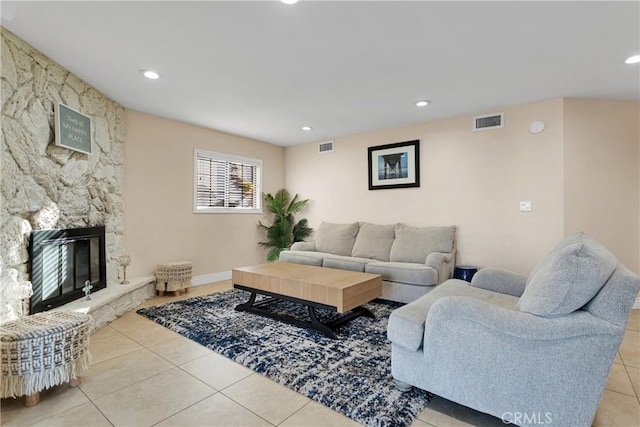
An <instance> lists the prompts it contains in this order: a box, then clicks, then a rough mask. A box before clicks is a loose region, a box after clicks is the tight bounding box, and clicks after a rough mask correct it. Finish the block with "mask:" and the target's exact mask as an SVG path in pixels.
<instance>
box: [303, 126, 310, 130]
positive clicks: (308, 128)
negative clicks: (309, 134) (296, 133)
mask: <svg viewBox="0 0 640 427" xmlns="http://www.w3.org/2000/svg"><path fill="white" fill-rule="evenodd" d="M311 129H313V128H312V127H311V126H302V130H311Z"/></svg>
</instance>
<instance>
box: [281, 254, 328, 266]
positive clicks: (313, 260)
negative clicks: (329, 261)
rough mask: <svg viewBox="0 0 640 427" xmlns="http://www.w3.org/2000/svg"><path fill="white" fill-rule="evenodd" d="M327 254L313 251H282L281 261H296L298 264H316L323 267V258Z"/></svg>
mask: <svg viewBox="0 0 640 427" xmlns="http://www.w3.org/2000/svg"><path fill="white" fill-rule="evenodd" d="M326 255H327V254H325V253H322V252H311V251H282V252H280V262H294V263H296V264H306V265H315V266H316V267H322V260H323V259H324V257H325V256H326Z"/></svg>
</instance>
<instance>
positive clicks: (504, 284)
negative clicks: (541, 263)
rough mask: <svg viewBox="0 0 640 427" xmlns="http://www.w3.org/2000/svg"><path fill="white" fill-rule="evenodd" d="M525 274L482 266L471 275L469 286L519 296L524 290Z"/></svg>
mask: <svg viewBox="0 0 640 427" xmlns="http://www.w3.org/2000/svg"><path fill="white" fill-rule="evenodd" d="M526 283H527V276H524V275H522V274H518V273H514V272H511V271H507V270H500V269H498V268H483V269H481V270H480V271H478V272H477V273H476V274H474V275H473V278H472V279H471V286H475V287H477V288H482V289H486V290H488V291H493V292H499V293H501V294H507V295H513V296H514V297H520V296H521V295H522V293H523V292H524V285H525V284H526Z"/></svg>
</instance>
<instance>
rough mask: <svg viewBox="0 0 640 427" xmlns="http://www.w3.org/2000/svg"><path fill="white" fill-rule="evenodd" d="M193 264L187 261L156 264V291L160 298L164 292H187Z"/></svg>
mask: <svg viewBox="0 0 640 427" xmlns="http://www.w3.org/2000/svg"><path fill="white" fill-rule="evenodd" d="M192 274H193V263H191V262H189V261H174V262H167V263H165V264H158V266H157V267H156V291H158V295H160V296H162V295H164V293H165V292H176V293H177V294H179V293H180V291H184V292H189V286H191V276H192Z"/></svg>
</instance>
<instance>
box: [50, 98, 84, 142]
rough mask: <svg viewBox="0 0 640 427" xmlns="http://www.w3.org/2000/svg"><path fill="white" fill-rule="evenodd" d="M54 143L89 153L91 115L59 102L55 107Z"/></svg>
mask: <svg viewBox="0 0 640 427" xmlns="http://www.w3.org/2000/svg"><path fill="white" fill-rule="evenodd" d="M55 116H56V145H57V146H58V147H65V148H68V149H70V150H76V151H80V152H82V153H86V154H91V139H92V135H93V121H92V120H91V117H89V116H87V115H84V114H82V113H81V112H79V111H76V110H74V109H73V108H71V107H69V106H67V105H64V104H63V103H61V102H59V103H58V105H57V108H56V114H55Z"/></svg>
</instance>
